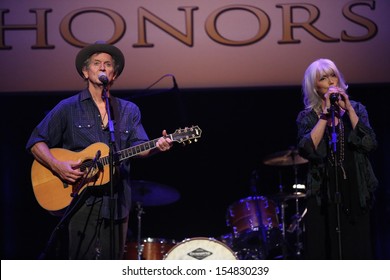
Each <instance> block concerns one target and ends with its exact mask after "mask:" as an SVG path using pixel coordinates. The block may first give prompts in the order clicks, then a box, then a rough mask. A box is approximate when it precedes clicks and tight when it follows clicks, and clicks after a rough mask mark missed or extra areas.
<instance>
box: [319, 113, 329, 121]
mask: <svg viewBox="0 0 390 280" xmlns="http://www.w3.org/2000/svg"><path fill="white" fill-rule="evenodd" d="M329 117H330V116H329V113H327V114H325V113H321V114H320V120H325V121H327V120H328V119H329Z"/></svg>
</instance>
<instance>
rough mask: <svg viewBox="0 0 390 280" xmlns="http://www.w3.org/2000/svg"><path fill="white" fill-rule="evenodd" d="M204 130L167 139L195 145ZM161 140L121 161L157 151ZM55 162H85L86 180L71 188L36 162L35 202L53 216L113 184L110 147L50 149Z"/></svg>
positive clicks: (186, 130) (177, 133)
mask: <svg viewBox="0 0 390 280" xmlns="http://www.w3.org/2000/svg"><path fill="white" fill-rule="evenodd" d="M201 134H202V130H201V129H200V128H199V127H198V126H192V127H186V128H183V129H177V130H176V131H175V132H174V133H172V134H169V135H167V136H166V137H168V138H170V139H171V140H172V141H174V142H178V143H183V144H186V143H191V142H192V140H194V142H196V141H197V139H198V138H200V137H201ZM158 139H159V138H156V139H154V140H151V141H147V142H144V143H142V144H139V145H136V146H133V147H130V148H127V149H124V150H121V151H119V152H118V153H117V154H116V155H115V159H116V160H117V161H123V160H125V159H128V158H131V157H134V156H136V155H138V154H139V153H141V152H144V151H148V150H151V149H154V148H155V147H156V143H157V141H158ZM50 151H51V152H52V154H53V155H54V157H55V158H57V159H60V160H63V161H68V160H71V161H78V160H81V162H82V163H81V166H80V170H82V171H84V172H85V174H86V175H85V176H84V177H83V178H81V179H80V180H78V181H77V182H75V183H74V184H68V183H66V182H64V181H62V180H61V179H60V178H59V177H58V176H57V175H56V174H54V173H53V172H52V171H51V170H49V169H48V168H47V167H45V166H44V165H42V164H41V163H39V162H38V161H37V160H34V161H33V164H32V168H31V181H32V186H33V191H34V195H35V198H36V199H37V201H38V203H39V204H40V206H42V207H43V208H44V209H46V210H48V211H51V212H58V211H61V210H63V209H64V208H66V207H67V206H69V204H70V203H71V201H72V199H73V197H75V196H77V195H79V194H80V193H81V192H82V191H83V190H84V189H85V188H86V187H88V186H101V185H104V184H107V183H108V182H109V181H110V167H109V163H110V157H109V147H108V145H106V144H105V143H101V142H98V143H94V144H92V145H90V146H88V147H87V148H85V149H84V150H82V151H79V152H73V151H70V150H67V149H62V148H52V149H50Z"/></svg>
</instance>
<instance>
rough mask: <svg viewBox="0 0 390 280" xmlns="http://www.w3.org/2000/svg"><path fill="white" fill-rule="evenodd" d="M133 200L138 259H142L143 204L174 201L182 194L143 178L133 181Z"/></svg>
mask: <svg viewBox="0 0 390 280" xmlns="http://www.w3.org/2000/svg"><path fill="white" fill-rule="evenodd" d="M131 195H132V200H133V201H135V202H136V211H137V259H138V260H141V259H142V254H143V248H144V247H143V246H142V242H141V227H142V215H143V214H144V213H145V212H144V210H143V206H160V205H166V204H170V203H173V202H175V201H177V200H178V199H179V198H180V194H179V193H178V192H177V191H176V190H175V189H174V188H172V187H169V186H166V185H162V184H158V183H154V182H148V181H143V180H132V181H131Z"/></svg>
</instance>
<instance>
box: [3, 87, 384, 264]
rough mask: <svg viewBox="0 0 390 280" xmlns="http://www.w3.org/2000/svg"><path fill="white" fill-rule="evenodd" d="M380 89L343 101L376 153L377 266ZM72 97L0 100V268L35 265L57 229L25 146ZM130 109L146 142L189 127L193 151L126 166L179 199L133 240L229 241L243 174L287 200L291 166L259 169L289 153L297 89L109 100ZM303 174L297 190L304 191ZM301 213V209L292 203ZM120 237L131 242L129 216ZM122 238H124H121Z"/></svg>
mask: <svg viewBox="0 0 390 280" xmlns="http://www.w3.org/2000/svg"><path fill="white" fill-rule="evenodd" d="M389 89H390V85H389V84H371V85H369V84H364V85H358V84H352V85H350V88H349V94H350V96H351V99H354V100H357V101H361V102H362V103H363V104H364V105H366V107H367V110H368V112H369V116H370V121H371V125H372V126H373V128H374V129H375V131H376V134H377V139H378V142H379V147H378V149H377V150H376V151H375V152H373V153H372V155H371V159H372V163H373V166H374V169H375V172H376V175H377V177H378V179H379V180H380V186H379V188H378V189H377V191H376V204H375V208H374V209H373V211H372V231H373V243H374V247H375V258H376V259H390V218H389V217H390V206H389V205H390V182H389V181H390V173H389V171H390V152H389V147H390V135H389V134H390V132H389V120H390V118H389V109H388V104H389V101H390V93H389ZM74 93H75V92H56V93H20V94H19V93H10V94H2V96H1V99H2V100H1V101H2V102H1V107H2V117H1V119H2V121H1V128H2V136H1V159H2V160H1V168H0V170H1V207H2V209H1V228H2V230H1V232H2V238H1V258H2V259H17V260H20V259H36V258H38V255H39V254H40V252H41V251H42V250H43V248H44V247H45V244H46V242H47V241H48V238H49V236H50V234H51V232H52V231H53V229H54V227H55V225H56V224H57V222H58V217H55V216H51V215H50V214H49V213H48V212H47V211H45V210H44V209H42V208H40V206H39V205H38V203H37V201H36V200H35V197H34V194H33V191H32V186H31V179H30V171H31V164H32V161H33V158H32V156H31V155H29V154H28V153H27V152H26V151H25V144H26V142H27V139H28V137H29V135H30V133H31V131H32V129H33V128H34V127H35V126H36V125H37V124H38V122H39V121H40V120H41V119H42V118H43V117H44V115H45V113H46V112H47V111H48V110H50V109H51V108H52V107H53V106H54V105H55V104H56V103H57V102H58V101H60V100H61V99H62V98H65V97H67V96H70V95H73V94H74ZM112 93H113V94H115V95H116V96H119V97H123V98H127V99H129V100H132V101H133V102H135V103H136V104H137V105H138V106H139V107H140V109H141V112H142V116H143V124H144V126H145V128H146V130H147V132H148V134H149V137H150V138H151V139H154V138H157V137H159V136H160V135H161V131H162V130H163V129H167V131H168V133H173V132H174V131H175V130H176V129H177V128H184V127H186V126H192V125H197V126H199V127H200V128H201V129H202V135H201V138H200V139H199V141H198V142H196V143H192V144H189V145H185V146H182V145H181V144H178V143H176V145H175V147H174V148H173V149H172V150H171V151H170V152H168V153H163V154H159V155H157V156H154V157H152V158H148V159H132V161H133V170H132V173H133V179H135V180H146V181H150V182H155V183H157V184H162V185H165V186H169V187H172V188H174V189H175V190H177V191H178V192H179V193H180V199H179V200H177V201H176V202H174V203H171V204H168V205H161V206H154V207H144V211H145V213H144V214H143V215H142V236H143V237H144V238H147V237H152V238H163V239H174V240H176V241H178V242H180V241H182V240H183V239H184V238H193V237H215V238H220V237H221V236H222V235H226V234H228V233H230V232H231V228H230V227H228V226H227V223H226V219H227V210H228V208H229V207H230V206H231V205H232V204H233V203H235V202H237V201H239V200H240V199H244V198H247V197H249V196H251V195H252V194H253V193H252V192H251V186H253V184H251V174H252V172H253V171H257V172H258V174H259V178H258V180H257V183H256V187H257V194H258V195H262V196H265V197H267V198H269V199H270V198H271V197H272V195H273V194H276V193H277V192H278V191H279V186H282V187H283V188H284V191H286V192H292V186H293V184H294V182H295V176H294V169H293V167H292V166H285V167H275V166H267V165H264V164H263V160H264V159H265V158H266V157H269V156H272V155H275V153H278V152H283V151H286V150H288V149H289V148H290V147H291V146H294V145H295V144H296V124H295V119H296V116H297V114H298V112H299V111H300V110H301V109H302V107H303V105H302V100H301V92H300V87H299V86H289V87H262V88H229V89H186V90H166V91H165V90H161V91H147V92H146V91H130V92H123V91H116V92H115V91H113V92H112ZM305 166H306V165H305V164H302V165H298V166H297V168H298V170H297V171H298V172H297V174H298V176H297V180H298V182H299V183H304V181H303V178H304V173H305ZM294 203H295V200H290V201H288V202H287V208H286V219H287V223H288V222H289V220H290V218H291V216H292V215H293V214H294V207H295V206H294ZM300 204H301V205H302V206H303V207H304V199H300ZM129 230H130V231H129V232H130V233H133V234H135V233H136V232H137V217H136V212H135V211H132V213H131V220H130V224H129ZM129 238H131V237H129Z"/></svg>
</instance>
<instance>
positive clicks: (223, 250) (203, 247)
mask: <svg viewBox="0 0 390 280" xmlns="http://www.w3.org/2000/svg"><path fill="white" fill-rule="evenodd" d="M237 259H238V258H237V256H236V254H235V253H234V252H233V251H232V250H231V249H230V248H229V247H228V246H226V245H225V244H223V243H222V242H220V241H218V240H216V239H214V238H211V237H195V238H188V239H185V240H184V241H182V242H180V243H178V244H176V245H175V246H174V247H173V248H172V249H171V250H170V251H169V252H168V253H167V254H166V255H165V257H164V260H237Z"/></svg>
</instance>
